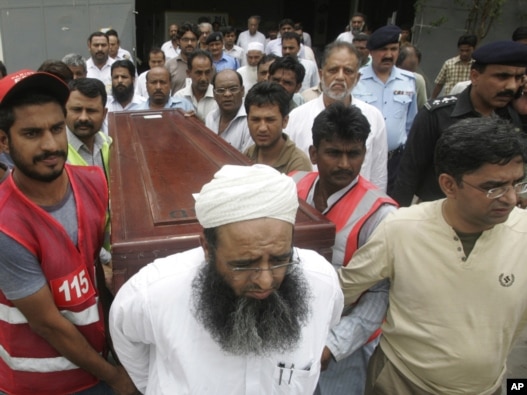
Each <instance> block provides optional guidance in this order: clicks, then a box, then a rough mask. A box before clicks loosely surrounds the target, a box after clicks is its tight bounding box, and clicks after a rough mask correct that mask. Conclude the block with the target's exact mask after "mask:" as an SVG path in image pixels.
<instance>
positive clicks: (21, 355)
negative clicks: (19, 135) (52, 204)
mask: <svg viewBox="0 0 527 395" xmlns="http://www.w3.org/2000/svg"><path fill="white" fill-rule="evenodd" d="M65 172H66V173H67V174H68V178H69V181H70V185H71V189H72V191H73V195H74V198H75V204H76V210H77V211H76V213H77V219H78V235H77V244H76V245H75V244H74V243H73V242H72V241H71V240H70V238H69V236H68V234H67V233H66V231H65V230H64V227H63V226H62V225H60V223H58V222H57V221H56V220H55V219H54V218H53V217H52V216H51V215H50V214H49V213H47V212H46V211H44V210H43V209H42V208H41V207H39V206H37V205H35V204H34V203H33V202H31V201H30V200H29V199H28V198H27V197H26V196H25V195H23V194H22V192H21V191H20V190H19V189H18V188H17V187H16V185H15V184H14V182H13V179H12V176H10V178H8V179H7V180H6V181H4V182H3V183H2V184H1V185H0V211H2V216H1V217H0V231H1V232H3V233H4V234H6V235H8V236H9V237H11V238H12V239H14V240H15V241H17V242H18V243H19V244H21V245H22V246H23V247H25V248H26V249H27V250H28V251H29V252H30V253H31V254H33V255H34V256H35V257H36V259H38V261H39V262H40V266H41V269H42V272H43V273H44V275H45V276H46V280H47V281H48V286H49V287H50V289H51V290H52V291H53V290H58V291H59V292H60V291H64V292H63V293H64V295H67V296H65V297H64V301H63V302H64V305H61V304H58V303H59V302H60V303H62V302H61V301H59V300H58V299H57V296H56V295H55V294H53V296H54V300H55V303H56V304H57V306H60V307H58V308H59V311H60V312H61V313H62V314H63V316H65V317H66V318H67V319H68V320H70V321H71V322H72V323H73V324H74V325H75V326H76V328H77V330H78V331H79V332H80V333H81V334H82V335H83V336H84V337H85V339H86V340H87V341H88V343H89V344H90V345H91V346H92V347H93V349H94V350H95V351H97V352H98V353H103V352H104V351H105V335H104V323H103V316H102V311H101V309H100V306H99V305H98V302H97V298H96V289H95V287H94V284H95V273H94V271H95V270H94V269H95V267H94V261H95V259H97V257H98V253H99V249H100V245H101V243H102V236H103V229H104V218H105V212H106V207H107V202H108V195H107V187H106V180H105V177H104V174H103V172H102V171H101V170H100V169H99V168H97V167H93V166H89V167H79V166H70V165H69V164H67V165H66V166H65ZM35 230H38V231H35ZM54 283H55V285H54ZM0 318H1V319H0V347H1V352H0V378H1V379H0V392H6V393H14V394H17V395H47V394H57V395H59V394H68V393H74V392H78V391H81V390H82V389H84V388H88V387H91V386H93V385H95V384H96V383H97V381H98V380H97V378H95V377H94V376H92V375H91V374H89V373H88V372H87V371H84V370H82V369H80V368H78V367H77V366H75V365H73V364H71V362H69V361H68V360H67V359H65V358H64V357H63V356H62V355H60V354H59V353H58V352H57V350H55V349H54V348H53V347H52V346H51V345H50V344H49V343H48V342H47V341H46V340H44V339H43V338H42V337H40V336H39V335H37V334H36V333H35V332H33V331H32V329H31V328H30V326H29V325H28V324H27V321H26V320H25V318H24V316H23V315H22V313H21V312H20V311H18V310H17V309H16V307H15V306H14V305H13V304H12V303H11V302H10V301H9V300H7V298H6V297H5V295H4V294H3V293H1V292H0ZM28 366H29V368H28ZM19 368H20V369H22V370H18V369H19ZM25 369H29V370H25ZM35 383H38V384H37V385H35Z"/></svg>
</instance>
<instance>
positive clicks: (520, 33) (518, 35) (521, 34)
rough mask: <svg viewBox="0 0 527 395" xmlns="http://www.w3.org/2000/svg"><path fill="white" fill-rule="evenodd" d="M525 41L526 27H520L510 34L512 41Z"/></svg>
mask: <svg viewBox="0 0 527 395" xmlns="http://www.w3.org/2000/svg"><path fill="white" fill-rule="evenodd" d="M525 39H527V26H520V27H518V28H516V30H514V31H513V32H512V41H520V40H525Z"/></svg>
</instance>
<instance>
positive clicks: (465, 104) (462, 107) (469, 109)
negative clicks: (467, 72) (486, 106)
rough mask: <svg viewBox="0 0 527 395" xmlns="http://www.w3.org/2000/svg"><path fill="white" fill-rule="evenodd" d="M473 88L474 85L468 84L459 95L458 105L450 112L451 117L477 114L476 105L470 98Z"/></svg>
mask: <svg viewBox="0 0 527 395" xmlns="http://www.w3.org/2000/svg"><path fill="white" fill-rule="evenodd" d="M471 89H472V86H468V87H467V88H466V89H465V90H464V91H463V92H461V93H460V94H459V95H458V97H457V102H456V105H455V106H454V109H453V110H452V113H451V114H450V116H451V117H454V118H456V117H460V116H464V115H466V114H470V113H473V114H474V115H477V112H476V110H474V106H473V105H472V101H471V100H470V90H471Z"/></svg>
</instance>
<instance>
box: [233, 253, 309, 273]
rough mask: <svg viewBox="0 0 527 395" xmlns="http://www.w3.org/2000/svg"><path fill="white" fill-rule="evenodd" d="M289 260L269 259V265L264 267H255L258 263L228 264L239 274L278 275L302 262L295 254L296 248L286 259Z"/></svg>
mask: <svg viewBox="0 0 527 395" xmlns="http://www.w3.org/2000/svg"><path fill="white" fill-rule="evenodd" d="M285 260H286V261H287V262H284V259H277V260H275V261H273V260H270V261H269V264H268V265H269V267H267V268H263V267H259V266H258V267H255V265H257V264H251V265H248V266H232V265H228V266H229V268H230V270H231V271H232V272H233V274H234V275H237V276H249V277H253V276H257V275H260V273H262V272H271V275H272V276H274V277H276V276H279V275H282V274H284V272H285V271H287V270H288V269H289V268H290V267H292V266H294V265H298V264H299V263H300V259H299V258H298V256H295V252H294V249H292V250H291V255H290V256H289V257H288V258H287V259H285Z"/></svg>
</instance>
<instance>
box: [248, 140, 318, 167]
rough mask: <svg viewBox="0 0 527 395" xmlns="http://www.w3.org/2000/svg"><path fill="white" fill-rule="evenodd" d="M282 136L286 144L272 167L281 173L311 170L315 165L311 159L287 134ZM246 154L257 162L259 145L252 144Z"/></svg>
mask: <svg viewBox="0 0 527 395" xmlns="http://www.w3.org/2000/svg"><path fill="white" fill-rule="evenodd" d="M282 138H283V139H284V140H285V145H284V147H283V148H282V151H281V152H280V156H279V157H278V159H277V160H276V162H275V163H274V164H273V165H272V167H273V168H275V169H276V170H278V171H279V172H280V173H285V174H289V173H290V172H292V171H294V170H301V171H311V170H312V169H313V167H312V166H311V161H310V160H309V158H308V157H307V155H306V154H305V153H304V152H303V151H302V150H301V149H300V148H298V147H297V146H296V145H295V143H294V142H293V141H292V140H291V139H290V138H289V136H288V135H287V134H285V133H282ZM245 155H247V156H248V157H249V159H250V160H251V161H252V162H254V163H257V162H256V161H257V158H258V147H257V146H256V144H253V145H251V146H250V147H249V148H248V149H247V150H246V151H245Z"/></svg>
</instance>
